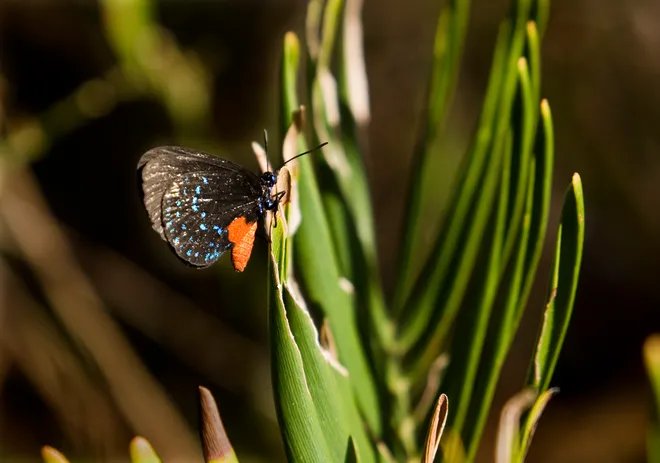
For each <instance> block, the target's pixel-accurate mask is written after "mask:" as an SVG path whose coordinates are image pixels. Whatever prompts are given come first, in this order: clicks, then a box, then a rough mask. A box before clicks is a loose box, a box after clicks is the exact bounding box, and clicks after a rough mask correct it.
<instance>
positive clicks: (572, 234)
mask: <svg viewBox="0 0 660 463" xmlns="http://www.w3.org/2000/svg"><path fill="white" fill-rule="evenodd" d="M583 243H584V197H583V194H582V182H581V180H580V176H579V175H578V174H574V175H573V180H572V182H571V185H570V187H569V188H568V191H567V193H566V196H565V198H564V207H563V210H562V219H561V224H560V225H559V231H558V233H557V247H556V252H555V261H554V265H553V272H552V278H551V281H550V288H549V290H548V302H547V305H546V308H545V312H544V314H543V325H542V327H541V334H540V336H539V340H538V344H537V346H536V351H535V353H534V362H533V365H532V366H531V368H530V377H529V379H528V382H529V384H530V385H531V386H533V387H535V388H536V389H537V390H538V391H545V390H546V389H547V388H548V386H549V384H550V379H551V378H552V373H553V372H554V369H555V365H556V364H557V359H558V358H559V353H560V352H561V347H562V345H563V343H564V338H565V337H566V331H567V329H568V324H569V322H570V319H571V315H572V313H573V303H574V302H575V293H576V291H577V282H578V277H579V275H580V264H581V263H582V246H583Z"/></svg>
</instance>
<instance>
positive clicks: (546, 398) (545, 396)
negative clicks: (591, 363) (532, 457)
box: [514, 388, 559, 463]
mask: <svg viewBox="0 0 660 463" xmlns="http://www.w3.org/2000/svg"><path fill="white" fill-rule="evenodd" d="M558 392H559V389H555V388H551V389H548V390H547V391H543V392H542V393H541V394H539V395H538V397H536V400H535V401H534V404H533V405H532V408H531V410H530V411H529V413H528V414H527V417H526V419H525V424H524V426H523V429H522V433H521V434H520V443H519V445H518V448H517V453H516V455H515V460H514V461H516V462H518V463H523V462H524V461H525V457H526V455H527V451H528V450H529V446H530V444H531V443H532V437H534V432H535V431H536V426H537V425H538V422H539V419H540V418H541V414H542V413H543V411H544V410H545V407H546V406H547V405H548V402H550V399H552V398H553V397H554V396H555V395H556V394H557V393H558Z"/></svg>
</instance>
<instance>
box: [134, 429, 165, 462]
mask: <svg viewBox="0 0 660 463" xmlns="http://www.w3.org/2000/svg"><path fill="white" fill-rule="evenodd" d="M128 450H129V453H130V455H131V461H133V462H135V463H147V462H149V463H155V462H160V458H159V457H158V455H157V454H156V452H155V450H154V449H153V447H152V446H151V444H150V443H149V441H148V440H147V439H145V438H144V437H142V436H135V437H134V438H133V439H132V440H131V443H130V444H129V446H128Z"/></svg>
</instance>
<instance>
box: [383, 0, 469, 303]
mask: <svg viewBox="0 0 660 463" xmlns="http://www.w3.org/2000/svg"><path fill="white" fill-rule="evenodd" d="M469 12H470V1H469V0H451V1H449V2H448V3H447V5H446V6H444V8H443V9H442V11H441V12H440V15H439V17H438V24H437V26H436V32H435V42H434V47H433V63H432V68H431V74H430V79H429V83H428V96H427V102H426V107H425V115H424V116H422V117H423V119H422V120H423V124H424V126H423V128H422V131H421V134H420V137H419V141H418V142H417V146H416V149H415V152H414V155H413V162H412V168H411V178H410V181H409V182H408V193H407V196H406V197H407V198H408V200H407V202H406V210H405V212H404V221H403V223H404V224H405V227H404V231H403V233H404V236H403V239H402V247H401V251H400V256H399V263H398V265H397V268H398V269H399V276H398V278H397V287H396V290H395V299H394V300H395V303H394V307H395V308H396V309H397V311H399V312H400V311H401V310H402V309H403V307H404V301H405V300H406V299H407V298H408V296H409V294H410V291H411V290H412V286H413V284H414V282H415V279H416V278H417V276H418V275H417V271H416V270H417V269H420V268H421V267H422V266H421V265H416V264H415V262H417V261H419V258H420V254H422V255H423V254H424V253H425V252H426V250H427V245H426V243H425V240H424V239H423V232H424V231H425V227H428V222H429V215H428V211H429V209H431V210H435V209H436V208H435V207H434V208H430V207H429V203H434V201H433V200H434V199H435V189H436V187H437V186H436V179H437V172H436V170H435V169H430V168H429V166H430V165H431V158H432V157H433V156H435V155H437V154H438V153H437V152H436V151H437V150H436V148H435V144H436V141H437V139H438V135H439V134H440V133H441V132H442V129H443V126H444V121H445V119H446V117H447V114H448V112H449V107H450V102H451V97H452V93H453V91H454V87H455V86H456V79H457V77H458V71H459V67H460V66H459V65H460V58H461V53H462V50H463V44H464V42H465V35H466V32H467V22H468V18H469ZM433 219H435V218H433V217H431V220H433Z"/></svg>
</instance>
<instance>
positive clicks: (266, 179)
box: [261, 172, 277, 188]
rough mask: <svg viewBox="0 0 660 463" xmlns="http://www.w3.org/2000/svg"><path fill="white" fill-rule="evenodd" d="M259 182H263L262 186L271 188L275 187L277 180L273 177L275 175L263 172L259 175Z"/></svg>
mask: <svg viewBox="0 0 660 463" xmlns="http://www.w3.org/2000/svg"><path fill="white" fill-rule="evenodd" d="M261 181H262V182H263V184H264V185H266V186H267V187H269V188H270V187H272V186H274V185H275V183H276V182H277V178H276V177H275V174H274V173H272V172H264V173H263V174H261Z"/></svg>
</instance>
